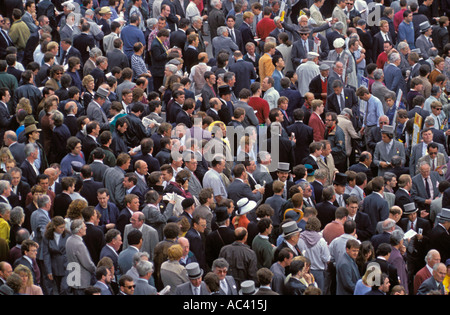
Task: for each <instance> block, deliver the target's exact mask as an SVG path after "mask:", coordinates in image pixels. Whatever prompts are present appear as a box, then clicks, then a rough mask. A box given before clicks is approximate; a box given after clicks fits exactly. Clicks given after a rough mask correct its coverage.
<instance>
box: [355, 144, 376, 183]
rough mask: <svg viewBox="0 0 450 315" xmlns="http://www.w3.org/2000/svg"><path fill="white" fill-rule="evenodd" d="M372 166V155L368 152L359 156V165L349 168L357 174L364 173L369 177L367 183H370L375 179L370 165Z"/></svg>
mask: <svg viewBox="0 0 450 315" xmlns="http://www.w3.org/2000/svg"><path fill="white" fill-rule="evenodd" d="M371 164H372V154H371V153H370V152H368V151H363V152H361V154H360V156H359V163H356V164H353V165H351V166H350V167H349V170H350V171H354V172H356V173H359V172H362V173H365V174H366V176H367V182H370V181H371V180H372V178H373V174H372V170H371V168H370V165H371Z"/></svg>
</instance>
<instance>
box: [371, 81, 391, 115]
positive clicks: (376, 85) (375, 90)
mask: <svg viewBox="0 0 450 315" xmlns="http://www.w3.org/2000/svg"><path fill="white" fill-rule="evenodd" d="M388 92H391V90H389V89H388V88H387V87H386V85H384V84H383V83H382V82H378V81H375V82H373V84H372V94H373V96H375V97H376V98H378V99H379V100H380V101H381V104H383V110H384V112H385V113H386V112H387V110H388V107H387V105H386V101H385V100H384V97H385V96H386V95H387V93H388Z"/></svg>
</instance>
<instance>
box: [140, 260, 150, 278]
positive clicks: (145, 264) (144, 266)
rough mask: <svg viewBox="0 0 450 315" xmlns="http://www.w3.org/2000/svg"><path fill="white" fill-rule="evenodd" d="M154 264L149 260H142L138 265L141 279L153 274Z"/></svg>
mask: <svg viewBox="0 0 450 315" xmlns="http://www.w3.org/2000/svg"><path fill="white" fill-rule="evenodd" d="M153 270H154V269H153V263H151V262H150V261H148V260H141V261H140V262H138V264H137V265H136V271H137V273H138V275H139V277H144V276H145V275H147V274H148V273H149V272H150V273H153Z"/></svg>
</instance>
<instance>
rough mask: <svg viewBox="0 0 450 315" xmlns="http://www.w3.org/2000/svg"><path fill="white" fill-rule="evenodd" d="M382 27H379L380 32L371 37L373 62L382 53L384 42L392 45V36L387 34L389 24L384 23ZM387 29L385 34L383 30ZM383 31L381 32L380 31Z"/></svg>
mask: <svg viewBox="0 0 450 315" xmlns="http://www.w3.org/2000/svg"><path fill="white" fill-rule="evenodd" d="M383 25H384V27H382V26H381V25H380V32H378V33H376V34H375V35H374V36H373V45H372V47H373V50H372V60H373V61H374V62H375V61H376V60H377V58H378V56H379V55H380V54H381V53H382V52H383V45H384V42H386V41H389V42H390V43H394V41H393V39H392V35H391V33H390V32H389V23H386V22H384V23H383ZM386 28H387V32H386V33H385V32H384V30H385V29H386ZM382 30H383V31H382Z"/></svg>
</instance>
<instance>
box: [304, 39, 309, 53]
mask: <svg viewBox="0 0 450 315" xmlns="http://www.w3.org/2000/svg"><path fill="white" fill-rule="evenodd" d="M303 49H304V50H305V53H307V52H308V46H307V45H306V41H303Z"/></svg>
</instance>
